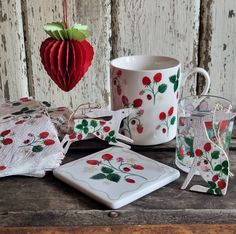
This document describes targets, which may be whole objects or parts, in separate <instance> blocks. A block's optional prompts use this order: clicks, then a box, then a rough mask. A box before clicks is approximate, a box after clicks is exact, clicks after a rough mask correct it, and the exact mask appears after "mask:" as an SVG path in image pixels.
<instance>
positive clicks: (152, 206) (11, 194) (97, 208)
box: [0, 140, 236, 233]
mask: <svg viewBox="0 0 236 234" xmlns="http://www.w3.org/2000/svg"><path fill="white" fill-rule="evenodd" d="M88 146H89V148H88ZM105 147H107V145H105V144H104V143H103V142H100V141H94V140H90V142H89V144H87V143H85V142H80V143H78V144H77V145H74V146H72V148H71V150H70V152H69V153H68V154H67V156H66V158H65V160H64V161H63V163H66V162H69V161H71V160H75V159H79V158H80V157H83V156H85V155H88V154H90V153H93V152H96V151H99V150H101V149H103V148H105ZM134 150H135V151H137V152H139V153H141V154H143V155H145V156H147V157H150V158H152V159H155V160H158V161H160V162H162V163H165V164H167V165H170V166H172V167H175V164H174V159H175V152H174V142H171V143H169V144H163V145H160V146H156V147H135V148H134ZM230 160H231V171H232V172H233V173H234V174H236V150H235V144H233V145H232V150H231V152H230ZM185 176H186V174H185V173H181V177H180V178H179V179H178V180H176V181H175V182H173V183H171V184H169V185H167V186H164V187H163V188H161V189H159V190H157V191H154V192H152V193H150V194H148V195H146V196H144V197H142V198H140V199H139V200H137V201H134V202H133V203H131V204H129V205H126V206H124V207H122V208H120V209H118V210H110V209H108V208H107V207H105V206H104V205H102V204H100V203H98V202H96V201H94V200H93V199H91V198H89V197H87V196H86V195H84V194H83V193H81V192H79V191H77V190H75V189H73V188H72V187H70V186H68V185H66V184H64V183H63V182H61V181H59V180H58V179H56V178H55V177H54V176H53V175H52V173H51V172H49V173H47V175H46V176H45V177H44V178H30V177H23V176H22V177H21V176H13V177H6V178H1V179H0V185H1V189H0V226H1V227H38V226H40V227H45V226H47V227H65V226H70V227H76V226H113V225H124V224H125V225H154V226H155V225H157V224H162V225H165V224H166V225H170V224H185V225H186V224H195V225H197V224H236V196H235V194H236V186H235V185H236V181H235V178H234V177H233V178H231V179H230V182H229V188H228V192H227V194H226V196H212V195H207V194H200V193H195V192H190V191H185V190H180V186H181V184H182V183H183V180H184V179H185ZM198 181H199V182H198ZM200 181H201V178H199V177H198V176H195V177H194V179H193V181H192V182H193V183H196V182H198V183H200ZM193 227H194V226H193ZM231 228H232V226H231ZM0 231H1V229H0ZM104 233H105V232H104Z"/></svg>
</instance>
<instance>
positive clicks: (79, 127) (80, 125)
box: [75, 124, 83, 130]
mask: <svg viewBox="0 0 236 234" xmlns="http://www.w3.org/2000/svg"><path fill="white" fill-rule="evenodd" d="M75 127H76V128H77V129H80V130H82V129H83V125H82V124H77V125H76V126H75Z"/></svg>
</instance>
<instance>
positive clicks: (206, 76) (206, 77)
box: [181, 67, 211, 98]
mask: <svg viewBox="0 0 236 234" xmlns="http://www.w3.org/2000/svg"><path fill="white" fill-rule="evenodd" d="M194 73H200V74H202V75H203V76H204V78H205V81H206V82H205V87H204V89H203V91H202V93H201V94H199V95H207V93H208V91H209V88H210V84H211V79H210V76H209V74H208V72H207V71H206V70H205V69H203V68H201V67H194V68H193V69H192V70H191V71H190V72H189V73H188V74H187V75H186V76H184V78H183V79H182V84H181V89H182V90H181V98H182V96H183V87H184V85H185V83H186V80H187V79H188V78H189V77H190V76H191V75H193V74H194Z"/></svg>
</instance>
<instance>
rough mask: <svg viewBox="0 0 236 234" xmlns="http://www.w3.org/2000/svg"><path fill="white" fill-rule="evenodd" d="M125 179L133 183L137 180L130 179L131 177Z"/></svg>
mask: <svg viewBox="0 0 236 234" xmlns="http://www.w3.org/2000/svg"><path fill="white" fill-rule="evenodd" d="M125 180H126V182H128V183H131V184H134V183H135V180H133V179H130V178H127V179H125Z"/></svg>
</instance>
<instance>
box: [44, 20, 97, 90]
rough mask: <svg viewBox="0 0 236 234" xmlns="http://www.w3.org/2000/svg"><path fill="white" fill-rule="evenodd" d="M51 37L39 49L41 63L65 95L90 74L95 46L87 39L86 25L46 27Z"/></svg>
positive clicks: (48, 25)
mask: <svg viewBox="0 0 236 234" xmlns="http://www.w3.org/2000/svg"><path fill="white" fill-rule="evenodd" d="M44 30H45V31H46V32H47V33H48V34H49V35H50V36H51V37H50V38H47V39H46V40H45V41H43V42H42V44H41V47H40V56H41V62H42V64H43V66H44V68H45V70H46V71H47V73H48V75H49V76H50V77H51V78H52V80H53V81H54V82H55V83H56V84H57V85H58V87H59V88H60V89H62V90H63V91H65V92H68V91H70V90H72V89H73V88H74V87H75V86H76V84H77V83H78V82H79V81H80V80H81V79H82V78H83V76H84V75H85V73H86V72H87V71H88V68H89V66H90V65H91V62H92V60H93V55H94V51H93V47H92V46H91V45H90V43H89V42H88V41H87V40H85V38H86V37H87V36H89V35H90V32H89V31H88V30H87V26H84V25H80V24H75V25H74V26H73V27H72V28H70V29H67V28H66V27H65V25H64V24H63V23H51V24H47V25H45V26H44Z"/></svg>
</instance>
